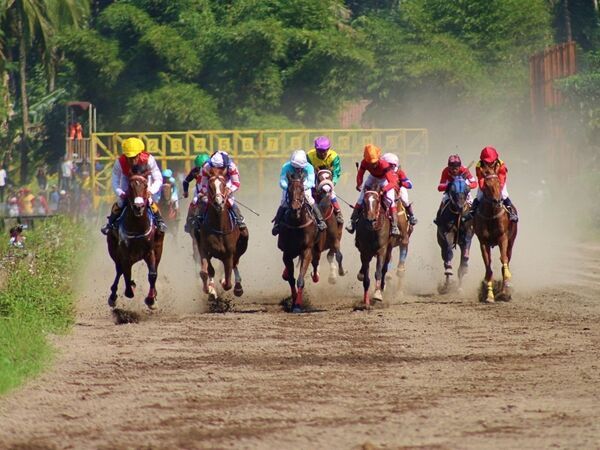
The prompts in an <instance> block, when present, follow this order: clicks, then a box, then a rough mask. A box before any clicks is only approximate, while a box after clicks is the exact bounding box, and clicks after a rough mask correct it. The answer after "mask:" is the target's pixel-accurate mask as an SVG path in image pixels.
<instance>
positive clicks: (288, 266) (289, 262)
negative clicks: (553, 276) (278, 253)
mask: <svg viewBox="0 0 600 450" xmlns="http://www.w3.org/2000/svg"><path fill="white" fill-rule="evenodd" d="M283 264H284V265H285V269H284V275H285V277H284V278H283V279H284V280H286V281H287V282H288V284H289V285H290V293H291V295H292V304H291V306H290V310H291V311H293V310H294V308H295V306H296V299H297V298H298V292H297V291H296V279H295V278H294V258H292V257H290V256H288V255H286V254H285V253H284V255H283Z"/></svg>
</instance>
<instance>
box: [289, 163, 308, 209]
mask: <svg viewBox="0 0 600 450" xmlns="http://www.w3.org/2000/svg"><path fill="white" fill-rule="evenodd" d="M287 179H288V188H287V199H288V205H289V207H290V209H291V210H292V213H293V214H294V215H295V217H296V219H298V220H299V219H300V213H301V211H302V207H303V206H304V202H305V200H306V199H305V196H304V174H298V173H293V174H291V175H289V174H288V176H287Z"/></svg>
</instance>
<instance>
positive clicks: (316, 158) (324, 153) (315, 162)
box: [306, 136, 344, 223]
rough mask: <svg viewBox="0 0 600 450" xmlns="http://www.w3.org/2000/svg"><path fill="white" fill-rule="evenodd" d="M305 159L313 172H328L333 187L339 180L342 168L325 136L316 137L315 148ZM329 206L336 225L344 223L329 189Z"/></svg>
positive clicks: (338, 206) (335, 198)
mask: <svg viewBox="0 0 600 450" xmlns="http://www.w3.org/2000/svg"><path fill="white" fill-rule="evenodd" d="M306 157H307V158H308V162H309V163H310V164H311V165H312V166H313V167H314V168H315V172H318V171H319V170H329V171H330V172H331V176H332V178H333V179H332V180H331V181H332V182H333V185H334V186H335V185H336V184H337V182H338V180H339V178H340V174H341V172H342V168H341V165H340V157H339V156H338V154H337V153H336V152H335V151H333V150H331V143H330V142H329V139H328V138H327V137H325V136H321V137H318V138H317V139H315V148H314V149H312V150H310V151H309V152H308V153H307V154H306ZM331 206H333V212H334V213H335V218H336V220H337V222H338V223H344V218H343V217H342V210H341V209H340V204H339V203H338V201H337V197H336V195H335V191H334V189H333V188H332V189H331Z"/></svg>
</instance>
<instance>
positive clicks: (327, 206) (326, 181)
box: [312, 170, 346, 284]
mask: <svg viewBox="0 0 600 450" xmlns="http://www.w3.org/2000/svg"><path fill="white" fill-rule="evenodd" d="M332 191H333V183H332V181H331V171H329V170H319V172H318V173H317V188H316V189H315V192H316V199H315V200H316V201H317V202H318V203H319V208H320V209H321V213H322V214H323V220H325V223H326V224H327V229H326V230H325V231H324V232H323V233H321V234H320V235H319V238H318V239H317V240H316V242H315V247H314V249H313V257H312V265H313V273H312V279H313V281H314V282H315V283H316V282H318V281H319V261H320V260H321V253H322V252H324V251H325V250H329V251H328V252H327V261H328V262H329V282H330V283H331V284H334V283H335V282H336V267H335V264H334V262H333V258H334V256H335V259H336V261H337V264H338V268H337V272H338V273H339V275H340V276H344V275H346V271H345V270H344V267H343V265H342V260H343V258H344V257H343V255H342V252H341V251H340V241H341V239H342V231H343V224H341V223H339V222H338V221H337V219H336V217H335V214H334V213H333V205H332V204H331V192H332Z"/></svg>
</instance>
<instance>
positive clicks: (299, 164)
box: [290, 150, 308, 169]
mask: <svg viewBox="0 0 600 450" xmlns="http://www.w3.org/2000/svg"><path fill="white" fill-rule="evenodd" d="M290 162H291V163H292V167H294V168H296V169H304V168H305V167H306V165H307V164H308V161H307V160H306V153H305V152H304V150H296V151H295V152H294V153H292V157H291V158H290Z"/></svg>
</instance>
